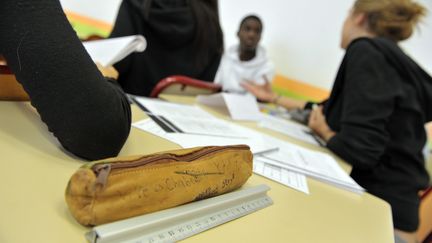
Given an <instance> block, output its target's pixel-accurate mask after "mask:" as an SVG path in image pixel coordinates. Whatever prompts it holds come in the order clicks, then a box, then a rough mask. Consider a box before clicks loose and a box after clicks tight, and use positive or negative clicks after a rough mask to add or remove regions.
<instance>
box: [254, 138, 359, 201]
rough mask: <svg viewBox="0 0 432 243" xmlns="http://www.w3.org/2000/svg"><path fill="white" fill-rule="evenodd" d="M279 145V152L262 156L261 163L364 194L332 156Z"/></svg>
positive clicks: (291, 145)
mask: <svg viewBox="0 0 432 243" xmlns="http://www.w3.org/2000/svg"><path fill="white" fill-rule="evenodd" d="M278 143H279V146H278V147H279V150H278V151H276V152H273V153H269V154H265V155H262V156H261V157H260V158H259V159H260V161H263V162H265V163H268V164H272V165H275V166H279V167H282V168H285V169H288V170H291V171H295V172H298V173H302V174H305V175H307V176H310V177H312V178H315V179H317V180H320V181H323V182H326V183H329V184H332V185H334V186H337V187H340V188H343V189H346V190H350V191H353V192H356V193H359V194H361V193H363V192H364V188H362V187H361V186H360V185H358V184H357V183H356V182H355V181H354V180H353V179H352V178H351V177H350V176H349V175H348V174H347V173H346V172H345V171H344V170H343V169H342V168H341V167H340V166H339V165H338V163H337V162H336V160H335V159H333V157H331V156H330V155H328V154H325V153H322V152H317V151H312V150H309V149H305V148H302V147H300V146H296V145H293V144H289V143H285V142H278Z"/></svg>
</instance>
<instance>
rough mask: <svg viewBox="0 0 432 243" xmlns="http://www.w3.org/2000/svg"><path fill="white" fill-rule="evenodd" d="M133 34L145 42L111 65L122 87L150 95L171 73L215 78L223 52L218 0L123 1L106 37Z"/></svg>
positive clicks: (128, 90)
mask: <svg viewBox="0 0 432 243" xmlns="http://www.w3.org/2000/svg"><path fill="white" fill-rule="evenodd" d="M135 34H141V35H143V36H145V38H146V39H147V43H148V46H147V49H146V51H145V52H143V53H134V54H132V55H130V56H129V57H127V58H126V59H124V60H122V61H121V62H119V63H117V64H116V65H115V68H116V69H117V70H118V72H119V78H118V82H119V83H120V85H121V87H122V88H123V90H124V91H125V92H127V93H130V94H134V95H142V96H148V95H149V94H150V92H151V91H152V89H153V88H154V86H155V85H156V84H157V82H158V81H159V80H161V79H163V78H165V77H167V76H170V75H186V76H190V77H192V78H196V79H200V80H205V81H210V82H211V81H212V80H214V77H215V74H216V71H217V68H218V66H219V63H220V59H221V56H222V53H223V34H222V29H221V27H220V24H219V13H218V1H217V0H193V1H188V0H157V1H153V0H123V2H122V3H121V5H120V9H119V12H118V15H117V19H116V21H115V25H114V29H113V30H112V33H111V35H110V37H120V36H127V35H135Z"/></svg>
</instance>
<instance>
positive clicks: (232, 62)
mask: <svg viewBox="0 0 432 243" xmlns="http://www.w3.org/2000/svg"><path fill="white" fill-rule="evenodd" d="M262 30H263V24H262V22H261V19H260V18H258V17H257V16H255V15H249V16H246V17H245V18H243V20H242V21H241V23H240V27H239V30H238V32H237V36H238V38H239V41H240V43H239V44H237V45H234V46H232V47H230V48H229V49H228V50H227V52H226V53H225V54H224V55H223V57H222V61H221V64H220V66H219V70H218V72H217V74H216V78H215V83H217V84H221V85H222V89H223V90H224V91H227V92H235V93H244V92H246V90H245V89H244V88H243V87H242V86H241V85H240V83H241V82H245V81H247V82H252V83H254V84H256V85H263V86H265V87H267V88H270V82H271V80H272V79H273V77H274V66H273V64H272V63H271V62H270V60H269V59H268V57H267V54H266V51H265V50H264V48H263V47H261V46H259V41H260V39H261V33H262Z"/></svg>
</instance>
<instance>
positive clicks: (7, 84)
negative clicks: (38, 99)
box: [0, 56, 30, 101]
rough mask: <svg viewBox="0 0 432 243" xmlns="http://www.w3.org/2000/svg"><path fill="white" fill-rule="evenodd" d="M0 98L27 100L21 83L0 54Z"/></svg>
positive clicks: (27, 97)
mask: <svg viewBox="0 0 432 243" xmlns="http://www.w3.org/2000/svg"><path fill="white" fill-rule="evenodd" d="M0 100H7V101H29V100H30V98H29V96H28V94H27V92H25V90H24V88H23V87H22V85H21V84H20V83H19V82H18V81H17V80H16V78H15V75H14V74H13V73H12V71H11V70H10V69H9V67H8V66H7V64H6V61H5V60H4V58H3V57H2V56H0Z"/></svg>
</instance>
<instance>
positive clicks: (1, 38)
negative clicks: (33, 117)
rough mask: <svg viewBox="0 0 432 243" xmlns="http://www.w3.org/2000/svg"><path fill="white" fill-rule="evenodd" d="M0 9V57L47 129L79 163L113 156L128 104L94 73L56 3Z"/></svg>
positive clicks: (14, 2)
mask: <svg viewBox="0 0 432 243" xmlns="http://www.w3.org/2000/svg"><path fill="white" fill-rule="evenodd" d="M1 5H2V6H1V8H0V18H1V21H0V54H3V56H4V58H5V59H6V61H7V64H8V66H9V67H10V69H11V70H12V72H13V73H14V74H15V76H16V79H17V80H18V81H19V82H20V83H21V84H22V86H23V87H24V89H25V91H26V92H27V93H28V95H29V96H30V100H31V104H32V105H33V106H34V107H35V108H36V110H37V111H38V113H39V115H40V117H41V119H42V121H44V122H45V123H46V124H47V126H48V130H49V131H51V132H52V133H53V134H54V136H56V137H57V139H58V140H59V142H60V143H61V144H62V145H63V147H64V148H66V150H68V151H69V152H71V153H73V154H75V155H77V156H80V157H82V158H85V159H89V160H96V159H102V158H106V157H113V156H116V155H117V154H118V153H119V151H120V149H121V148H122V146H123V144H124V143H125V141H126V139H127V137H128V135H129V130H130V126H131V114H130V105H129V103H128V100H127V98H126V96H125V94H124V93H123V91H122V90H121V88H120V87H119V86H118V85H117V84H116V82H115V80H112V79H106V78H104V77H103V76H102V74H101V73H100V72H99V71H98V69H97V67H96V65H95V63H94V62H93V61H92V60H91V59H90V57H89V55H88V54H87V52H86V51H85V49H84V47H83V45H82V44H81V41H80V40H79V39H78V37H77V35H76V33H75V31H74V30H73V29H72V27H71V26H70V24H69V22H68V21H67V19H66V16H65V15H64V13H63V10H62V7H61V5H60V3H59V1H58V0H40V1H25V0H4V1H2V4H1ZM53 23H55V24H53Z"/></svg>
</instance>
